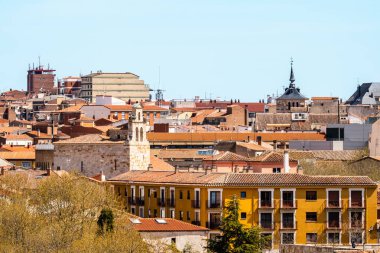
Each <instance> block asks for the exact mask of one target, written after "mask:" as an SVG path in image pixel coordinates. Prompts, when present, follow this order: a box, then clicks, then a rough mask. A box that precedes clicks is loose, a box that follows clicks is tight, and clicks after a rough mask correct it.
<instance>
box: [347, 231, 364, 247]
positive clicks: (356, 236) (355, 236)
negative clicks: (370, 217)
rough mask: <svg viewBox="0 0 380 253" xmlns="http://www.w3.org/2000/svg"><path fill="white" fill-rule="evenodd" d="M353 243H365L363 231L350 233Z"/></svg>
mask: <svg viewBox="0 0 380 253" xmlns="http://www.w3.org/2000/svg"><path fill="white" fill-rule="evenodd" d="M350 238H351V243H356V244H362V243H363V233H362V232H351V234H350Z"/></svg>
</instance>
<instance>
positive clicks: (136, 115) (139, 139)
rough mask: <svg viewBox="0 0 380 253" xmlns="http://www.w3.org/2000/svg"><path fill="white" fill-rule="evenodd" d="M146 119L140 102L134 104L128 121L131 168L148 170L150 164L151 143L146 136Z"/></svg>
mask: <svg viewBox="0 0 380 253" xmlns="http://www.w3.org/2000/svg"><path fill="white" fill-rule="evenodd" d="M146 127H147V124H146V120H145V118H144V114H143V109H142V107H141V105H140V104H139V103H136V104H134V105H133V106H132V115H131V116H130V117H129V122H128V140H127V141H126V145H127V146H128V147H129V170H147V169H148V166H149V164H150V145H149V141H148V140H147V138H146Z"/></svg>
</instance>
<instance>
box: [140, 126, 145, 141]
mask: <svg viewBox="0 0 380 253" xmlns="http://www.w3.org/2000/svg"><path fill="white" fill-rule="evenodd" d="M143 140H144V131H143V128H140V141H143Z"/></svg>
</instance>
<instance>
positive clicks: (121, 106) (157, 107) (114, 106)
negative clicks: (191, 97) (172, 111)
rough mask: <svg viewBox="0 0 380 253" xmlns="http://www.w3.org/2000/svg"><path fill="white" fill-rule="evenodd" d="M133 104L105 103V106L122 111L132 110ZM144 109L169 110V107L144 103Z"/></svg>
mask: <svg viewBox="0 0 380 253" xmlns="http://www.w3.org/2000/svg"><path fill="white" fill-rule="evenodd" d="M132 106H133V105H129V104H128V105H105V107H107V108H109V109H110V110H111V112H122V111H128V112H130V111H132ZM143 110H144V111H167V109H165V108H162V107H159V106H155V105H146V106H144V105H143Z"/></svg>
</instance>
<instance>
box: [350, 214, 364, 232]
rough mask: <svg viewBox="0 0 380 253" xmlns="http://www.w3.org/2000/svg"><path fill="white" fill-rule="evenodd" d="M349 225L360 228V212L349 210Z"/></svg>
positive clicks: (361, 217) (361, 216)
mask: <svg viewBox="0 0 380 253" xmlns="http://www.w3.org/2000/svg"><path fill="white" fill-rule="evenodd" d="M350 226H351V228H361V227H362V226H363V213H362V212H350Z"/></svg>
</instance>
